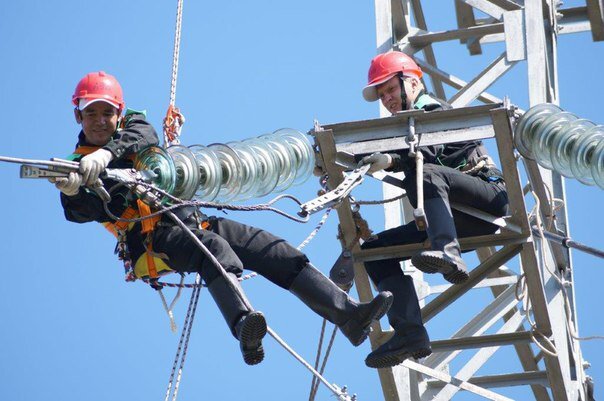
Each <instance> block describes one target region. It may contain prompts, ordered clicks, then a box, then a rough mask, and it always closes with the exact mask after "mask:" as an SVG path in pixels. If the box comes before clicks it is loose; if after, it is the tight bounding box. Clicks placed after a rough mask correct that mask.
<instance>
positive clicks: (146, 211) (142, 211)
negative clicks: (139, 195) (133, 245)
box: [136, 199, 160, 234]
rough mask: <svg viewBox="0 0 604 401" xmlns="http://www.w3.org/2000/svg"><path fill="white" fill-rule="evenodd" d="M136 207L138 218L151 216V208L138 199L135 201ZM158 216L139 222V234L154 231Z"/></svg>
mask: <svg viewBox="0 0 604 401" xmlns="http://www.w3.org/2000/svg"><path fill="white" fill-rule="evenodd" d="M136 205H137V206H138V212H139V215H140V217H142V218H144V217H146V216H149V215H150V214H151V208H150V207H149V205H147V204H146V203H145V202H143V201H142V200H140V199H137V200H136ZM159 220H160V216H154V217H150V218H147V219H144V220H141V226H142V230H141V233H143V234H148V233H150V232H152V231H153V230H154V229H155V225H156V224H157V223H158V222H159Z"/></svg>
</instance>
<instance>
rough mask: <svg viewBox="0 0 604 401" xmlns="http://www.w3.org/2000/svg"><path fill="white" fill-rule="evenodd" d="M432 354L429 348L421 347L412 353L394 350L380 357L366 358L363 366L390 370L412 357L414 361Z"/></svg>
mask: <svg viewBox="0 0 604 401" xmlns="http://www.w3.org/2000/svg"><path fill="white" fill-rule="evenodd" d="M430 354H432V349H431V348H430V347H422V348H419V349H416V350H413V351H410V350H395V351H390V352H385V353H383V354H380V355H376V356H373V357H371V358H370V357H367V358H366V359H365V365H367V366H368V367H370V368H376V369H383V368H391V367H393V366H396V365H400V364H401V363H403V362H404V361H405V360H406V359H409V358H411V357H413V358H414V359H421V358H425V357H427V356H428V355H430Z"/></svg>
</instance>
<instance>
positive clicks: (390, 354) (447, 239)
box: [360, 51, 508, 368]
mask: <svg viewBox="0 0 604 401" xmlns="http://www.w3.org/2000/svg"><path fill="white" fill-rule="evenodd" d="M368 75H369V76H368V84H367V86H366V87H365V88H364V89H363V97H364V98H365V100H367V101H370V102H372V101H376V100H378V99H380V101H381V102H382V104H383V105H384V107H385V108H386V109H388V111H390V113H392V114H396V113H398V112H400V111H403V110H413V109H416V110H425V111H434V110H442V109H450V108H451V106H450V105H448V104H447V103H445V102H444V101H442V100H440V99H437V98H434V97H433V96H431V95H429V94H428V93H427V92H426V90H425V89H424V85H423V83H422V81H421V80H420V79H421V77H422V71H421V69H420V68H419V66H418V65H417V64H416V63H415V61H414V60H413V59H412V58H411V57H409V56H407V55H406V54H404V53H401V52H397V51H392V52H389V53H385V54H380V55H378V56H377V57H375V58H374V59H373V60H372V61H371V66H370V68H369V74H368ZM420 145H421V144H420ZM419 151H421V153H422V154H423V157H424V161H425V165H424V169H423V188H424V211H425V214H426V218H427V221H428V227H427V231H420V230H418V228H417V227H416V224H415V222H414V221H411V222H409V223H407V224H405V225H403V226H399V227H395V228H392V229H389V230H386V231H383V232H381V233H379V234H377V235H376V236H375V237H374V238H373V239H372V240H370V241H367V242H365V243H363V245H362V248H363V249H370V248H380V247H385V246H391V245H403V244H411V243H421V242H424V241H425V240H426V239H429V240H430V248H431V249H430V250H424V251H421V252H419V253H418V254H416V255H413V256H412V258H411V262H412V263H413V265H414V266H415V267H416V268H417V269H419V270H421V271H423V272H425V273H437V272H438V273H442V274H443V276H444V278H445V279H446V280H447V281H449V282H451V283H453V284H457V283H460V282H463V281H465V280H467V279H468V271H467V268H466V264H465V263H464V261H463V259H462V258H461V254H460V248H459V243H458V241H457V238H458V236H460V237H468V236H475V235H484V234H491V233H494V232H495V231H496V230H497V226H495V225H493V224H490V223H487V222H484V221H482V220H480V219H477V218H475V217H472V216H469V215H467V214H464V213H461V212H457V211H455V210H453V211H451V207H450V202H456V203H460V204H464V205H467V206H470V207H472V208H476V209H479V210H482V211H484V212H487V213H489V214H492V215H495V216H504V215H505V214H506V213H507V209H508V207H507V206H508V197H507V192H506V189H505V184H504V182H503V178H502V173H501V171H500V170H498V169H497V168H496V167H495V165H494V163H493V161H492V159H491V158H490V157H489V156H488V155H487V152H486V149H485V147H484V146H483V145H482V143H481V142H480V141H467V142H460V143H450V144H446V145H439V146H420V147H419ZM360 164H361V165H366V164H371V167H370V169H369V172H370V173H371V172H375V171H379V170H386V171H392V172H400V171H402V172H404V173H405V179H404V180H403V189H405V191H406V192H407V196H408V198H409V201H410V202H411V204H412V205H414V206H415V205H417V189H416V172H415V166H416V164H415V160H414V158H412V157H410V156H409V154H408V150H403V151H396V152H392V153H374V154H372V155H370V156H366V157H364V158H363V159H362V160H361V162H360ZM402 259H403V258H401V259H390V260H379V261H372V262H366V263H365V267H366V269H367V273H368V274H369V276H370V277H371V279H372V280H373V282H374V283H375V284H376V285H377V288H379V290H380V291H390V292H392V293H393V295H394V302H393V306H392V308H391V309H390V311H389V312H388V319H389V322H390V324H391V326H392V327H393V328H394V331H395V333H394V336H393V337H392V338H391V339H390V340H389V341H388V342H386V343H384V344H383V345H382V346H380V347H379V348H377V349H376V350H374V351H373V352H372V353H370V354H369V355H368V356H367V359H366V360H365V363H366V364H367V365H368V366H370V367H376V368H383V367H389V366H394V365H397V364H399V363H401V362H402V361H403V360H405V359H406V358H409V357H414V358H420V357H425V356H427V355H429V354H430V353H431V352H432V351H431V349H430V340H429V338H428V334H427V332H426V329H425V328H424V326H423V323H422V317H421V311H420V308H419V303H418V299H417V295H416V292H415V288H414V286H413V281H412V279H411V277H409V276H406V275H404V274H403V272H402V270H401V267H400V264H399V260H402Z"/></svg>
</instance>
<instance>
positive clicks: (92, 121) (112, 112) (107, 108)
mask: <svg viewBox="0 0 604 401" xmlns="http://www.w3.org/2000/svg"><path fill="white" fill-rule="evenodd" d="M76 120H77V121H78V123H80V124H82V130H83V131H84V136H85V137H86V142H88V143H89V144H90V145H95V146H104V145H106V144H107V143H108V142H109V140H110V139H111V136H112V135H113V134H114V133H115V131H116V129H117V124H118V120H119V111H118V109H116V108H115V107H113V106H112V105H110V104H109V103H106V102H102V101H99V102H94V103H92V104H90V105H88V106H87V107H86V108H85V109H84V110H81V111H79V110H77V109H76Z"/></svg>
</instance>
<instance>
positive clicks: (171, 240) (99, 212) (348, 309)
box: [55, 72, 392, 365]
mask: <svg viewBox="0 0 604 401" xmlns="http://www.w3.org/2000/svg"><path fill="white" fill-rule="evenodd" d="M72 100H73V104H74V105H75V106H76V108H75V117H76V121H77V122H78V123H79V124H81V125H82V130H81V132H80V134H79V140H78V144H77V148H76V150H75V152H74V153H73V154H72V155H71V156H70V159H71V160H75V161H79V162H80V171H79V172H74V173H71V174H70V175H69V177H67V178H58V179H56V180H55V185H56V187H57V188H58V189H59V190H60V191H61V192H62V193H61V203H62V205H63V208H64V211H65V216H66V218H67V220H69V221H74V222H78V223H86V222H90V221H97V222H100V223H102V224H103V225H104V226H105V227H106V228H107V229H108V230H109V231H111V232H112V233H114V234H117V235H116V236H117V237H118V241H119V242H118V247H117V249H119V251H120V257H121V258H122V259H123V260H124V261H125V263H124V265H125V267H126V266H132V267H133V271H132V274H133V276H134V277H129V278H130V279H135V278H145V279H151V282H154V281H153V280H156V279H157V278H158V277H159V275H161V274H162V273H165V272H171V271H176V272H179V273H187V272H198V273H200V274H201V277H202V278H203V280H204V282H205V283H206V285H207V287H208V290H209V292H210V294H211V295H212V298H213V299H214V301H215V302H216V304H217V306H218V308H219V309H220V311H221V313H222V315H223V316H224V318H225V320H226V322H227V324H228V326H229V329H230V331H231V333H232V334H233V336H234V337H235V338H237V339H238V340H239V345H240V349H241V352H242V355H243V359H244V361H245V363H247V364H249V365H254V364H257V363H260V362H261V361H262V360H263V358H264V349H263V347H262V339H263V337H264V336H265V334H266V332H267V326H266V321H265V318H264V315H263V314H262V312H259V311H255V310H251V309H250V307H249V305H250V302H249V301H248V300H247V298H246V297H245V294H244V292H243V289H242V288H241V285H240V284H239V281H238V277H240V276H241V275H242V272H243V269H244V267H245V268H248V269H250V270H254V271H256V272H258V273H259V274H260V275H263V276H264V277H266V278H267V279H269V280H270V281H271V282H273V283H275V284H276V285H278V286H280V287H282V288H284V289H286V290H289V291H290V292H291V293H292V294H294V295H295V296H296V297H298V298H299V299H300V300H301V301H302V302H304V303H305V304H306V305H307V306H308V307H309V308H310V309H311V310H313V311H314V312H316V313H317V314H319V315H320V316H322V317H323V318H325V319H327V320H329V321H331V322H332V323H334V324H336V325H337V326H338V327H339V328H340V330H341V331H342V333H343V334H344V335H345V336H346V338H347V339H348V340H349V341H350V342H351V343H352V344H353V345H355V346H357V345H360V344H361V343H362V342H363V341H365V339H366V338H367V335H368V333H369V330H370V325H371V324H372V323H373V322H375V321H377V320H379V319H380V318H381V317H382V316H383V315H384V314H385V313H386V311H387V310H388V308H389V307H390V305H391V303H392V294H390V293H388V292H382V293H380V294H378V295H377V296H376V297H375V298H374V299H373V300H372V301H371V302H367V303H357V302H356V301H354V300H353V299H352V298H350V297H349V296H348V294H347V293H346V292H344V291H342V290H341V289H340V288H339V287H337V286H336V285H335V284H334V283H333V282H332V281H331V280H329V279H328V278H327V277H326V276H325V275H323V274H322V273H321V272H320V271H319V270H318V269H316V268H315V267H314V266H313V265H312V264H311V263H310V262H309V260H308V258H307V257H306V255H305V254H303V253H302V252H300V251H298V250H297V249H296V248H295V247H293V246H292V245H290V244H289V243H288V242H286V241H285V240H283V239H281V238H278V237H276V236H275V235H273V234H271V233H269V232H267V231H264V230H261V229H258V228H255V227H250V226H246V225H244V224H241V223H238V222H236V221H233V220H229V219H226V218H217V217H214V216H211V217H208V216H206V215H205V214H203V213H201V211H200V210H198V209H197V208H196V207H193V206H188V205H185V206H181V207H179V208H176V209H174V210H173V212H174V213H175V214H176V215H177V216H178V218H179V219H180V220H182V221H183V222H184V224H186V225H187V227H188V228H189V229H190V230H191V231H192V232H193V233H194V235H195V236H197V237H198V238H199V240H200V241H201V242H202V243H203V244H204V245H205V246H206V247H207V248H208V250H209V251H210V252H211V253H212V254H213V255H214V256H215V257H216V259H217V260H218V261H219V262H220V264H221V265H222V267H223V268H224V270H225V271H226V275H223V274H222V272H221V270H219V269H218V268H217V267H216V266H215V265H214V264H213V263H212V261H211V260H210V259H209V258H208V257H206V256H205V255H204V253H203V252H202V251H201V250H200V249H199V247H198V246H197V244H196V242H195V241H193V240H192V238H190V237H189V236H188V235H187V233H186V232H185V230H184V229H183V228H182V227H180V226H179V225H177V224H176V223H175V222H174V221H172V220H171V219H170V218H169V217H168V216H166V215H165V214H164V215H162V217H161V218H158V219H152V218H149V219H147V220H143V221H142V222H141V221H139V222H136V223H132V224H127V223H126V224H124V223H123V222H115V221H114V220H113V219H112V218H111V217H110V215H109V214H108V213H107V210H110V211H111V212H112V214H113V215H117V216H121V217H122V218H125V219H130V220H132V219H135V218H138V217H141V216H145V215H148V214H150V212H151V210H150V207H149V206H148V205H146V204H144V202H142V201H141V200H140V199H137V198H136V195H134V194H133V193H132V192H130V191H129V190H128V189H127V188H126V187H121V188H118V189H117V190H114V191H113V192H112V193H111V198H112V199H111V201H110V202H109V203H108V204H107V205H105V204H104V202H103V201H102V200H101V199H100V198H99V197H98V196H97V195H96V193H95V192H94V191H91V190H90V189H89V188H88V187H91V186H92V187H94V186H95V185H97V179H98V177H99V174H100V173H102V172H103V170H105V168H107V167H110V168H132V167H133V159H134V156H135V155H136V154H137V153H138V152H140V151H141V150H144V149H145V148H147V147H149V146H156V145H158V143H159V140H158V137H157V133H156V132H155V130H154V129H153V127H152V126H151V125H150V124H149V123H148V122H146V121H145V115H144V112H137V111H133V110H130V109H128V110H127V111H126V112H125V115H124V117H121V112H122V110H123V109H124V100H123V95H122V89H121V87H120V85H119V83H118V82H117V80H116V79H115V78H114V77H113V76H111V75H109V74H106V73H104V72H94V73H90V74H88V75H86V76H85V77H84V78H83V79H82V80H81V81H80V83H79V84H78V85H77V87H76V90H75V93H74V95H73V98H72ZM118 126H119V127H120V128H118ZM116 184H117V183H116V182H114V181H111V180H109V179H104V180H103V185H104V186H105V188H106V189H107V190H109V189H110V188H112V187H114V186H115V185H116ZM105 206H107V207H106V208H105ZM146 222H147V223H148V224H146ZM155 282H156V281H155Z"/></svg>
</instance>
